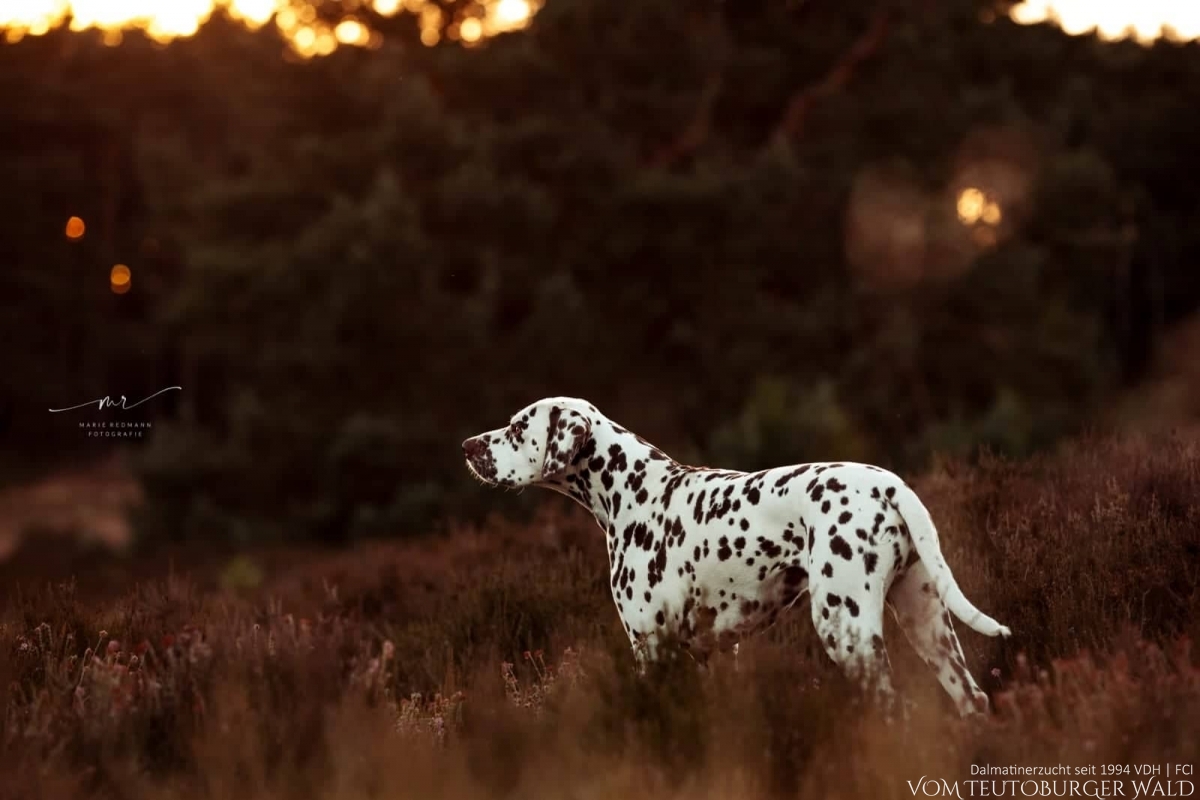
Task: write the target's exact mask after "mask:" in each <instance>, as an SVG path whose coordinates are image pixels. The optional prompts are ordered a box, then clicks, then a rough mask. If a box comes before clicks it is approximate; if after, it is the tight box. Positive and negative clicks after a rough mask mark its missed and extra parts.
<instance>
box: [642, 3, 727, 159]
mask: <svg viewBox="0 0 1200 800" xmlns="http://www.w3.org/2000/svg"><path fill="white" fill-rule="evenodd" d="M710 25H711V26H712V27H713V28H714V31H713V37H714V39H715V40H716V45H715V47H714V48H713V49H714V56H713V59H712V68H711V69H710V70H709V72H708V75H707V76H706V77H705V80H704V86H703V87H702V88H701V90H700V100H699V102H698V103H697V104H696V111H695V113H694V114H692V118H691V120H689V121H688V124H687V125H686V126H684V128H683V130H682V131H680V133H679V135H678V136H676V137H675V138H674V139H672V140H671V141H670V142H667V143H666V144H665V145H663V146H662V147H660V148H658V150H657V151H655V152H654V153H653V154H652V155H651V156H650V158H649V159H647V164H648V166H651V167H661V168H668V167H671V166H673V165H674V164H676V163H678V162H679V161H680V160H681V159H683V158H686V157H687V156H689V155H691V154H692V153H694V152H696V150H698V149H699V148H700V146H701V145H703V144H704V142H705V141H707V140H708V135H709V133H710V132H711V130H712V116H713V109H714V108H716V105H717V99H718V98H719V97H720V96H721V90H722V89H723V88H724V86H725V67H726V65H727V64H728V62H729V50H730V45H729V39H728V35H727V33H726V31H725V26H724V23H723V21H722V19H721V15H720V13H719V12H718V13H717V14H714V15H713V17H712V18H710Z"/></svg>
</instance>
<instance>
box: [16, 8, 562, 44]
mask: <svg viewBox="0 0 1200 800" xmlns="http://www.w3.org/2000/svg"><path fill="white" fill-rule="evenodd" d="M543 2H544V0H480V2H476V3H472V4H470V5H469V6H468V7H467V8H466V9H465V10H464V11H463V12H462V15H461V16H459V17H457V18H455V19H448V18H447V15H446V13H445V12H444V11H443V9H442V7H441V6H439V5H438V4H437V3H436V2H434V1H433V0H358V2H355V3H346V4H344V5H345V8H346V9H347V16H345V17H344V18H343V19H341V20H336V21H334V22H332V23H328V22H325V21H323V20H320V19H318V18H317V13H316V8H315V6H314V5H313V3H312V2H309V1H308V0H8V2H4V1H3V0H0V30H3V32H4V39H5V40H6V41H8V42H10V43H15V42H18V41H20V40H21V39H23V38H24V37H25V36H41V35H44V34H46V33H48V32H49V31H51V30H53V29H55V28H58V27H61V26H62V25H65V24H69V25H70V28H71V30H76V31H81V30H87V29H96V30H99V31H101V32H102V34H103V38H102V40H103V42H104V43H105V44H107V45H110V46H113V47H115V46H117V45H119V44H121V42H122V40H123V39H124V32H126V31H131V30H140V31H142V32H143V33H145V34H146V35H147V36H149V37H150V38H151V39H154V40H155V41H158V42H162V43H165V42H169V41H171V40H173V39H177V38H180V37H187V36H192V35H193V34H195V33H196V31H198V30H199V29H200V26H201V25H203V24H204V23H205V22H206V21H207V20H208V19H209V17H211V16H212V14H213V12H214V11H216V10H217V8H218V7H219V8H222V9H224V10H225V11H226V12H227V13H228V14H229V15H230V16H231V17H232V18H233V19H236V20H238V21H240V22H241V23H242V24H244V25H245V26H246V27H248V28H251V29H256V28H259V27H261V26H263V25H265V24H267V23H268V22H270V21H271V20H272V19H274V21H275V25H276V26H277V27H278V28H279V31H280V32H281V33H282V34H283V36H284V38H285V39H286V40H287V41H288V42H289V43H290V44H291V46H292V49H293V50H294V51H295V52H296V53H298V54H300V55H302V56H305V57H313V56H320V55H328V54H329V53H332V52H333V51H334V50H336V49H337V48H338V47H339V46H351V47H378V46H379V45H380V43H381V41H382V38H381V36H380V34H379V33H378V32H377V31H372V30H371V28H370V26H369V25H368V23H367V22H365V21H364V20H363V19H360V18H359V17H357V16H354V15H353V14H352V13H351V12H353V11H354V9H356V8H360V7H362V6H366V7H368V8H369V9H370V10H371V11H373V12H374V13H376V14H379V15H380V16H384V17H391V16H395V15H396V14H399V13H401V12H402V11H403V12H406V13H409V14H413V15H415V16H416V17H417V21H418V27H419V30H420V39H421V42H422V43H424V44H426V45H428V46H430V47H432V46H433V45H436V44H438V42H440V41H441V40H442V37H443V36H444V35H450V37H451V38H455V39H458V40H460V41H462V42H463V43H464V44H468V45H471V44H476V43H478V42H481V41H483V40H484V39H487V38H488V37H491V36H496V35H497V34H500V33H504V32H506V31H513V30H519V29H521V28H525V27H527V26H528V25H529V24H530V22H531V21H532V19H533V17H534V15H535V14H537V12H538V10H539V9H540V8H541V7H542V3H543ZM68 20H69V23H68Z"/></svg>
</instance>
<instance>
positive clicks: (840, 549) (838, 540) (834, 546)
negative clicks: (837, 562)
mask: <svg viewBox="0 0 1200 800" xmlns="http://www.w3.org/2000/svg"><path fill="white" fill-rule="evenodd" d="M829 549H830V550H831V551H832V552H833V553H834V554H835V555H839V556H841V557H842V558H844V559H846V560H847V561H849V560H850V559H852V558H854V551H853V550H851V549H850V545H849V544H848V543H847V542H846V540H845V539H843V538H842V537H840V536H834V537H833V541H831V542H830V543H829Z"/></svg>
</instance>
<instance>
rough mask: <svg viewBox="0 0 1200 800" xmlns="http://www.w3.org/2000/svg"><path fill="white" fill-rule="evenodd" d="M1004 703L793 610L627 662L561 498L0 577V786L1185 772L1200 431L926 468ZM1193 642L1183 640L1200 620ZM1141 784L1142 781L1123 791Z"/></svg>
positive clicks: (779, 788)
mask: <svg viewBox="0 0 1200 800" xmlns="http://www.w3.org/2000/svg"><path fill="white" fill-rule="evenodd" d="M917 489H918V491H919V492H920V493H921V495H922V496H923V497H924V498H925V499H926V500H927V502H928V504H929V505H930V507H931V509H932V511H933V514H934V517H935V519H936V520H938V522H939V525H940V528H941V534H942V540H943V547H944V549H945V551H946V553H947V558H948V560H949V561H950V563H951V565H952V566H953V567H954V569H955V572H956V575H957V576H958V579H959V581H960V583H961V584H962V585H963V587H964V590H965V591H966V593H967V594H968V596H969V597H971V598H972V599H973V600H975V601H976V602H977V604H978V605H980V607H981V608H983V609H985V610H986V611H988V612H989V613H991V614H993V615H994V616H995V617H996V618H997V619H1000V620H1001V621H1003V622H1005V623H1007V624H1009V625H1011V626H1012V627H1013V629H1014V631H1015V632H1016V636H1015V638H1014V640H1013V641H1012V642H1010V643H1009V644H1007V645H1005V644H1002V643H999V642H997V641H995V640H985V639H981V638H980V637H977V636H975V635H974V634H972V633H970V632H967V631H964V632H963V634H962V638H963V640H964V645H965V647H966V649H967V650H968V657H969V660H970V662H971V663H970V667H971V668H972V670H973V672H974V674H975V675H976V676H977V677H978V678H980V679H981V683H982V684H983V685H984V686H985V688H987V689H988V690H989V692H990V693H991V694H992V695H993V701H994V705H995V714H994V715H993V716H991V717H990V718H988V719H986V720H976V721H960V720H958V719H957V718H956V717H955V716H954V715H953V713H952V712H951V711H950V709H949V703H948V702H947V700H946V698H944V697H943V696H942V693H941V690H940V689H939V688H938V687H937V686H936V684H935V683H934V681H933V679H932V677H931V676H930V675H928V670H927V669H926V668H925V667H924V666H923V665H922V664H920V663H919V661H918V660H917V659H916V658H915V656H914V655H913V654H912V653H911V650H910V649H909V648H908V646H907V644H906V643H905V642H904V641H903V637H902V636H900V635H898V632H897V631H896V630H894V629H890V630H889V637H888V642H889V648H890V651H891V654H892V660H893V665H894V667H895V671H896V673H897V682H898V684H899V685H900V688H901V690H902V692H903V693H904V695H905V696H906V697H907V698H909V699H911V700H912V701H914V703H915V707H914V708H913V710H912V713H911V718H910V720H909V722H908V723H907V724H906V725H893V726H889V725H886V724H884V723H883V722H882V721H880V720H879V719H877V718H876V717H875V716H874V715H873V713H872V712H871V711H870V709H868V708H864V707H862V706H861V704H860V703H859V702H858V699H857V698H856V696H855V693H854V692H853V691H852V690H851V689H850V688H849V687H848V686H847V685H846V683H845V681H843V680H842V678H841V676H840V675H839V674H838V673H837V672H836V670H834V669H833V668H832V666H831V664H829V662H828V661H827V660H826V659H825V657H824V655H823V654H822V653H821V651H820V648H819V647H818V645H817V643H816V642H815V641H814V639H815V636H814V635H813V633H812V631H811V630H810V628H811V626H810V625H809V624H808V615H807V613H805V612H803V611H802V612H800V613H795V614H791V615H788V617H786V619H785V621H783V622H781V624H780V625H778V626H777V627H776V628H775V629H774V630H772V631H771V632H769V633H768V634H767V635H765V636H763V637H761V638H760V639H758V640H755V641H754V642H752V643H751V644H750V645H749V646H746V647H743V650H742V656H741V658H740V660H739V663H738V664H737V667H736V670H735V666H734V664H732V663H731V661H729V660H723V661H719V662H717V663H716V664H715V665H714V666H713V668H712V669H711V670H709V671H708V672H706V673H700V672H698V671H697V670H696V669H695V668H694V667H693V665H692V664H691V662H690V661H689V660H688V659H687V658H686V657H685V656H680V657H677V658H669V659H667V660H666V661H665V662H664V663H663V664H660V665H658V666H657V667H655V668H654V669H653V670H652V671H651V674H649V675H648V676H646V677H645V678H644V679H642V678H638V677H636V676H635V675H634V674H633V673H632V665H631V659H630V657H629V654H628V652H627V647H626V645H625V644H624V643H623V641H622V635H621V632H620V630H619V626H618V625H617V623H616V617H615V612H614V609H613V607H612V602H611V599H610V598H609V595H608V590H607V581H606V575H605V565H606V559H605V555H604V552H603V545H602V542H601V537H600V535H599V533H598V532H597V531H595V530H594V529H593V527H592V525H593V524H592V523H591V522H590V520H586V519H584V518H583V517H582V516H581V515H578V514H575V513H573V512H570V513H568V512H565V511H564V510H563V506H562V505H561V504H559V503H557V502H555V503H553V504H552V508H553V510H548V511H547V512H546V513H545V514H543V515H542V516H541V517H539V518H538V519H537V520H536V521H535V522H534V523H533V524H531V525H525V526H517V525H513V524H508V523H504V522H502V521H494V522H491V523H489V524H487V525H483V526H480V527H479V528H463V529H459V530H456V531H454V532H451V533H450V534H448V535H446V536H444V537H440V538H438V539H433V540H429V541H427V542H425V543H411V544H405V545H376V546H373V547H370V548H364V549H363V550H360V551H358V552H354V553H344V554H339V555H335V556H325V557H323V558H320V559H309V560H308V561H307V562H306V563H301V564H296V563H287V564H286V565H283V566H273V565H272V564H271V563H270V562H269V561H268V560H264V562H263V563H264V564H265V565H266V567H267V572H268V573H273V574H270V576H269V578H268V580H267V582H266V584H265V585H264V586H263V587H261V588H260V589H257V590H253V591H248V592H241V593H235V592H232V591H218V590H211V589H209V588H207V586H208V579H207V576H206V575H204V574H203V572H204V571H203V570H202V569H197V570H196V575H195V580H196V581H197V582H198V583H191V582H190V581H191V580H192V578H190V577H183V575H184V573H186V572H187V570H183V569H180V568H179V566H178V565H177V566H176V575H174V576H171V577H168V578H166V579H162V578H159V579H156V580H152V581H149V582H147V583H145V584H141V585H129V586H122V587H117V589H116V590H115V591H113V592H112V593H111V596H109V597H107V598H104V599H97V596H96V595H95V594H94V593H89V594H88V595H86V596H85V595H83V594H81V593H79V592H77V591H75V590H74V589H73V588H72V587H71V586H70V585H49V586H46V585H43V584H42V583H32V584H31V583H30V582H26V581H20V580H17V579H16V578H15V577H13V575H12V573H11V572H9V573H7V575H8V580H9V581H10V584H11V585H9V586H7V587H6V591H7V592H8V595H9V597H8V602H7V603H6V605H5V608H4V611H3V613H2V614H0V681H2V682H3V684H4V685H5V686H7V687H8V695H7V697H6V705H5V710H4V715H3V723H4V727H3V736H2V738H0V775H3V776H4V777H3V780H0V797H3V798H8V797H12V798H18V797H19V798H22V799H23V800H24V799H27V798H28V799H32V798H41V797H47V798H49V797H105V798H125V797H153V798H180V799H181V800H183V799H190V798H202V797H213V798H231V797H237V798H291V797H296V798H314V797H319V798H363V797H381V798H383V797H386V798H406V797H412V798H430V799H432V798H441V797H447V798H448V797H455V798H460V797H461V798H483V797H510V796H511V797H522V798H542V797H545V798H563V797H579V798H605V797H614V798H616V797H620V798H636V797H651V796H653V797H656V798H673V797H680V798H682V797H701V798H705V797H791V796H803V797H806V798H817V797H829V798H852V797H864V798H866V797H870V798H877V797H881V798H900V797H912V793H911V792H910V789H909V786H908V783H907V782H908V781H917V780H918V779H919V778H921V777H922V776H929V777H934V778H937V779H939V780H942V779H944V780H947V781H954V780H956V779H958V780H963V779H967V778H969V777H971V776H970V774H969V770H970V766H971V765H972V764H993V765H1003V764H1010V763H1021V764H1057V763H1067V764H1075V765H1091V764H1104V763H1141V762H1152V763H1165V762H1168V761H1170V762H1173V763H1174V762H1178V763H1195V762H1196V761H1197V760H1200V759H1198V758H1197V756H1200V670H1198V669H1197V665H1196V661H1195V657H1194V654H1192V653H1191V652H1190V650H1189V648H1188V642H1189V641H1190V638H1194V637H1195V636H1196V634H1197V633H1198V632H1200V629H1198V627H1197V621H1196V620H1197V618H1198V617H1197V613H1196V612H1197V611H1198V610H1200V608H1198V607H1200V591H1198V587H1200V533H1198V531H1200V447H1198V446H1197V445H1196V444H1195V443H1194V441H1193V440H1191V439H1188V438H1185V437H1180V436H1176V437H1173V438H1161V439H1154V440H1149V439H1135V438H1123V439H1119V440H1104V441H1091V442H1083V443H1080V444H1077V445H1074V446H1072V447H1071V448H1069V449H1067V450H1066V451H1064V452H1062V453H1060V454H1059V455H1057V456H1055V457H1052V458H1045V459H1041V460H1036V461H1032V462H1027V463H1021V464H1011V463H1005V462H1000V461H988V462H985V463H983V464H982V465H980V466H979V467H973V468H966V467H962V466H950V467H945V468H942V469H940V470H939V471H937V472H935V473H934V474H931V475H928V476H926V477H925V478H924V479H923V480H920V481H917ZM1189 637H1190V638H1189ZM1127 791H1128V790H1127Z"/></svg>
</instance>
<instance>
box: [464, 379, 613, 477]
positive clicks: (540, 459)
mask: <svg viewBox="0 0 1200 800" xmlns="http://www.w3.org/2000/svg"><path fill="white" fill-rule="evenodd" d="M598 416H599V412H598V411H596V409H595V407H594V406H592V405H591V404H590V403H588V402H587V401H584V400H578V399H575V398H571V397H548V398H546V399H545V400H539V401H537V402H536V403H534V404H533V405H530V406H528V407H526V408H524V409H522V410H520V411H518V412H517V413H516V415H515V416H513V418H512V420H511V421H510V422H509V423H508V426H507V427H504V428H497V429H496V430H494V431H488V432H487V433H481V434H479V435H478V436H472V437H471V438H470V439H467V440H466V441H465V442H463V443H462V448H463V455H464V456H465V457H466V460H467V468H468V469H469V470H471V472H472V473H473V474H474V475H475V476H476V477H478V478H479V479H480V480H482V481H483V482H485V483H489V484H492V485H495V486H514V487H515V486H535V485H537V484H540V483H546V482H549V481H552V480H555V479H557V478H561V477H563V476H564V475H565V474H566V472H567V471H568V470H569V469H570V468H571V467H572V465H573V463H574V461H575V460H576V458H577V457H578V456H579V454H580V452H581V451H583V449H584V448H585V447H586V445H587V443H588V441H589V440H590V439H591V437H592V425H593V423H594V421H595V420H596V419H597V418H598Z"/></svg>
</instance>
